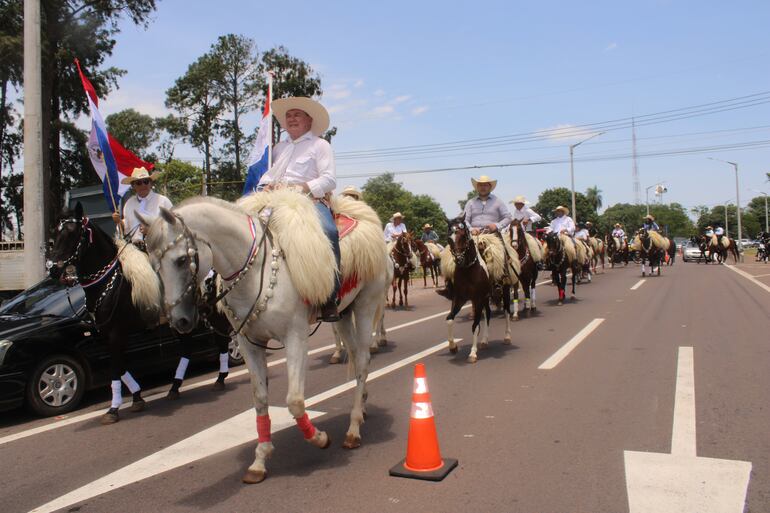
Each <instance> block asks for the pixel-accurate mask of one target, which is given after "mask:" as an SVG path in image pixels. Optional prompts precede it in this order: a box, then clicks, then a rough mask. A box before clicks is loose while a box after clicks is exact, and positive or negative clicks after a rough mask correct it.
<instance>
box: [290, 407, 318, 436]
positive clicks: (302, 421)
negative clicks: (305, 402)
mask: <svg viewBox="0 0 770 513" xmlns="http://www.w3.org/2000/svg"><path fill="white" fill-rule="evenodd" d="M294 420H295V421H296V422H297V427H298V428H299V430H300V431H302V435H303V436H304V437H305V440H309V439H311V438H313V436H314V435H315V426H314V425H313V424H312V423H311V422H310V417H308V416H307V413H306V414H304V415H303V416H301V417H298V418H296V419H294Z"/></svg>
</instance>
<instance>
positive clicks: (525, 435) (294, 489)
mask: <svg viewBox="0 0 770 513" xmlns="http://www.w3.org/2000/svg"><path fill="white" fill-rule="evenodd" d="M746 265H748V264H743V266H739V268H740V271H741V273H743V274H740V273H738V272H737V271H736V270H734V269H729V268H727V267H724V266H712V265H709V266H705V265H702V264H701V265H696V264H692V263H691V264H682V263H681V262H680V263H677V264H676V265H675V266H673V267H670V268H664V269H663V275H662V276H660V277H657V276H656V277H648V278H647V279H646V280H645V281H644V282H641V283H640V279H641V276H640V273H639V268H638V267H636V266H633V265H632V266H629V267H628V268H616V269H614V270H609V269H608V270H607V272H606V273H604V274H599V275H597V276H595V278H594V281H593V283H590V284H583V285H580V286H579V287H578V294H577V295H578V298H577V299H576V300H575V301H571V302H570V301H568V302H567V303H566V304H565V305H564V306H557V305H556V301H555V298H556V290H555V289H554V288H552V287H551V286H549V285H547V284H546V285H541V286H540V287H539V288H538V303H539V310H538V313H537V315H535V316H534V317H532V318H526V317H523V318H522V320H521V321H519V322H518V323H515V324H514V326H513V328H514V332H513V345H511V346H507V345H504V344H503V343H502V338H503V335H504V321H503V319H502V318H501V317H499V316H498V317H496V318H494V319H493V321H492V324H491V329H490V335H491V336H490V342H491V343H490V347H489V348H488V349H486V350H483V351H480V352H479V361H478V362H477V363H476V364H468V363H466V360H465V359H466V357H467V354H468V351H469V343H470V336H471V333H470V323H469V321H468V319H466V318H463V319H462V320H461V322H458V323H457V325H456V327H455V336H457V337H462V338H463V341H462V342H461V344H460V345H461V347H460V352H459V353H458V354H457V355H451V354H449V352H448V351H447V349H446V348H445V347H443V346H441V347H436V346H437V344H440V343H442V342H444V341H445V340H446V333H447V331H446V323H445V321H444V317H445V315H442V313H443V312H446V310H447V309H448V306H449V303H448V301H446V300H445V299H443V298H441V297H439V296H437V295H435V294H434V292H433V291H432V290H425V289H423V288H422V285H421V284H419V285H417V286H416V287H415V288H414V289H412V292H411V294H410V303H411V304H412V307H411V308H410V309H409V310H397V311H395V312H391V311H389V312H388V314H387V317H386V323H387V326H388V328H390V332H389V335H388V341H389V343H388V346H387V347H386V348H383V350H382V351H381V352H380V353H379V354H377V355H375V356H374V357H373V359H372V368H371V370H372V371H376V370H378V369H382V370H384V371H383V373H382V375H379V376H377V377H375V379H373V380H370V384H369V385H368V391H369V401H368V417H367V420H366V423H365V424H364V426H363V428H362V435H363V445H362V447H361V448H359V449H357V450H354V451H348V450H345V449H343V448H342V447H341V442H342V440H343V439H344V434H345V430H346V428H347V425H348V413H349V409H350V404H351V398H352V396H351V393H350V391H346V392H342V393H337V394H335V391H334V390H332V389H334V387H336V386H338V385H341V384H343V383H345V382H346V381H347V378H348V376H347V370H346V367H345V366H344V365H333V366H330V365H328V364H327V360H328V357H329V355H330V354H331V351H330V350H329V349H323V348H324V347H326V346H328V345H329V344H330V343H331V340H332V339H331V336H330V332H329V331H328V329H327V328H323V329H321V330H319V332H318V333H317V334H316V335H315V336H314V337H313V338H312V339H311V344H310V346H311V349H312V350H317V352H315V353H314V354H313V355H312V356H311V357H310V362H309V373H308V378H307V391H306V397H308V398H309V402H310V403H311V405H310V406H309V409H310V410H312V411H314V412H322V414H321V415H319V416H318V417H317V418H316V420H315V421H314V422H315V423H316V425H317V427H318V428H320V429H323V430H326V431H327V432H328V433H329V434H330V436H331V437H332V441H333V443H332V447H331V448H330V449H328V450H325V451H322V450H319V449H315V448H313V447H311V446H309V445H308V444H306V443H305V442H303V440H302V437H301V434H300V433H299V431H298V430H297V429H296V428H295V427H294V426H291V427H288V428H287V429H283V430H280V431H278V432H275V431H276V430H277V428H280V424H281V422H280V420H281V416H285V413H283V412H285V408H284V409H281V408H280V407H281V406H282V405H284V396H285V393H286V379H285V365H282V364H281V362H280V359H281V358H282V357H283V354H282V353H281V352H280V351H277V352H274V353H273V354H271V356H270V359H269V361H272V362H274V363H273V364H272V367H271V368H270V397H271V405H273V406H275V407H276V408H275V409H274V410H275V416H274V420H273V429H274V432H275V433H274V435H273V442H274V444H275V447H276V450H275V453H274V454H273V457H272V458H271V459H270V460H269V461H268V472H269V476H268V479H267V480H266V481H265V482H263V483H261V484H258V485H243V484H242V483H241V481H240V477H241V475H242V474H243V472H244V471H245V469H246V468H247V467H248V465H249V464H250V463H251V461H252V459H253V455H254V448H255V439H256V429H255V426H254V414H253V410H252V411H249V410H250V408H251V406H252V400H251V392H250V387H249V384H248V375H246V374H245V373H240V375H236V376H235V377H233V378H231V379H229V382H228V389H227V391H225V392H224V393H215V392H213V391H211V390H210V389H209V386H208V385H205V386H200V387H198V388H194V389H191V390H187V391H185V392H183V396H182V399H181V400H180V401H177V402H168V401H166V400H162V399H161V400H156V401H153V402H150V403H149V404H148V409H147V411H145V412H143V413H139V414H132V413H129V412H125V413H123V414H122V420H121V422H119V423H118V424H116V425H113V426H101V425H100V424H99V423H98V417H95V416H94V415H98V414H99V413H101V412H102V411H104V408H105V407H106V404H105V403H98V404H91V405H90V406H88V407H86V408H85V409H84V410H81V411H80V412H75V413H73V414H71V415H69V416H68V418H66V419H60V420H49V419H44V420H41V419H32V418H29V417H25V416H21V415H18V416H17V417H13V420H12V421H10V422H9V421H5V422H3V423H2V424H0V426H2V427H0V483H2V486H1V487H0V505H2V506H1V507H0V509H1V510H2V511H3V512H17V511H29V510H32V509H34V508H37V507H40V506H44V505H50V508H49V507H48V506H46V507H44V508H41V510H42V511H45V510H53V508H57V507H58V508H62V509H61V511H81V512H91V511H105V512H115V511H131V512H143V511H161V510H162V511H164V512H167V513H170V512H175V511H200V510H207V511H228V512H236V511H269V512H271V513H278V512H283V511H287V512H298V511H305V512H325V511H329V512H332V511H333V512H347V511H357V512H358V511H361V512H387V511H393V512H402V511H409V512H411V511H420V512H426V511H431V512H432V511H441V512H444V511H446V512H455V511H456V512H466V511H484V512H486V511H506V512H514V511H515V512H536V513H541V512H542V513H547V512H559V513H561V512H586V513H598V512H611V513H616V512H625V511H629V498H628V497H629V493H630V492H629V487H631V484H629V480H628V479H627V472H628V471H629V468H628V466H627V461H626V460H627V456H626V453H625V451H636V452H642V453H658V454H664V455H671V454H672V444H673V442H672V438H673V440H677V439H678V438H677V436H678V435H677V433H680V434H681V433H684V435H683V436H684V438H686V437H687V436H691V437H692V444H693V449H694V451H695V452H697V456H698V459H697V461H696V459H695V458H694V456H695V455H694V454H693V455H691V456H692V458H690V459H687V458H684V457H682V458H684V459H685V460H686V462H687V463H686V465H685V468H686V470H687V472H688V473H689V469H690V467H689V466H687V465H696V464H697V463H698V462H701V463H703V464H704V465H705V464H706V463H708V462H712V461H714V460H712V459H720V460H731V461H743V462H750V463H751V472H750V481H749V485H748V493H747V494H746V496H745V503H746V508H745V510H746V511H749V512H754V513H759V512H765V511H770V436H768V431H767V426H768V425H770V409H769V408H768V407H767V405H768V393H769V392H768V391H770V373H768V366H769V364H770V347H768V333H770V287H768V286H767V284H765V286H764V287H762V286H761V285H760V284H762V283H763V281H762V279H763V278H766V277H761V278H756V279H755V280H756V282H752V280H751V279H750V277H751V276H752V275H760V274H763V273H768V275H769V276H770V271H763V269H758V270H754V268H753V267H746ZM765 267H767V266H765ZM757 282H758V283H759V284H758V283H757ZM632 287H635V288H634V289H633V290H632ZM465 312H466V313H467V310H465ZM598 319H603V320H598ZM404 324H406V325H405V326H402V325H404ZM394 327H395V328H396V329H393V328H394ZM587 327H588V328H587ZM586 328H587V329H586ZM591 328H593V329H592V330H591ZM581 330H582V331H583V333H584V334H585V333H586V332H588V331H590V332H589V333H587V335H586V336H585V337H584V338H582V339H581V340H579V341H578V340H576V339H575V338H573V337H575V335H576V334H578V333H579V332H581ZM569 341H572V343H573V344H572V346H573V347H572V350H571V351H570V352H568V353H567V354H566V355H564V351H562V353H561V355H562V356H563V357H559V356H554V355H555V354H556V353H557V351H559V349H560V348H562V347H563V346H565V344H566V343H567V342H569ZM575 342H579V343H578V344H577V345H574V343H575ZM690 347H691V348H693V349H692V356H693V358H692V371H693V376H692V377H693V378H694V403H693V408H692V410H693V411H692V415H691V416H690V417H688V415H687V407H686V404H687V400H688V399H687V398H688V397H691V396H688V394H687V393H686V390H687V388H686V383H687V379H686V376H687V372H686V368H685V369H684V370H683V367H682V363H681V355H682V354H685V355H686V354H687V351H688V350H687V349H685V350H680V348H690ZM422 351H426V353H429V354H427V355H425V356H423V357H421V358H419V359H417V360H416V361H421V362H424V363H425V365H426V368H427V373H428V384H429V387H430V392H431V395H432V399H433V409H434V412H435V414H436V424H437V426H438V433H439V440H440V445H441V452H442V455H443V456H446V457H453V458H457V459H459V462H460V464H459V466H458V468H456V469H455V470H454V471H453V472H452V473H451V474H450V475H449V476H448V477H447V478H446V479H445V480H444V481H442V482H440V483H431V482H425V481H417V480H407V479H400V478H394V477H389V476H388V469H389V468H390V467H392V466H393V465H394V464H396V463H397V462H398V461H399V460H401V459H402V458H403V457H404V455H405V451H406V441H407V434H408V425H409V410H410V401H411V390H412V372H413V370H412V369H413V364H412V363H411V362H406V361H404V359H407V358H409V357H411V356H413V355H415V354H418V353H420V352H422ZM546 361H548V362H549V365H547V366H548V367H551V368H548V369H545V368H540V367H543V366H544V363H545V362H546ZM399 363H400V364H402V365H401V366H398V365H394V364H399ZM389 366H391V367H389ZM685 367H686V366H685ZM242 370H243V368H238V369H233V371H234V372H233V374H238V372H239V371H242ZM386 371H387V372H386ZM213 376H214V374H213V373H212V374H210V375H208V376H206V375H202V376H199V377H197V378H196V379H195V380H191V381H190V383H192V382H193V381H204V380H210V379H211V378H212V377H213ZM683 376H684V377H683ZM165 388H166V387H165V386H164V387H159V388H158V389H156V390H154V391H156V392H160V391H162V390H165ZM330 390H331V392H329V393H328V394H327V393H325V392H327V391H330ZM682 390H684V392H680V391H682ZM152 392H153V391H150V392H149V393H148V394H147V395H149V394H151V393H152ZM680 396H681V397H682V398H683V399H680ZM675 397H677V399H676V401H675ZM93 402H94V401H92V403H93ZM675 402H676V403H677V405H676V406H675ZM683 405H684V406H683ZM675 410H676V411H675ZM90 412H93V413H92V416H91V417H88V415H89V413H90ZM244 412H248V413H244ZM682 412H684V413H682ZM242 413H243V415H241V416H240V417H238V415H239V414H242ZM79 419H82V420H79ZM675 419H680V420H681V423H680V424H679V425H680V426H684V428H682V429H676V428H672V423H673V424H676V422H677V421H675ZM31 430H37V431H31ZM206 430H208V431H206ZM201 433H202V434H201ZM672 433H673V434H672ZM169 447H171V449H169ZM676 452H677V451H674V453H676ZM675 457H676V458H679V456H671V458H675ZM706 458H709V460H706ZM680 459H681V458H680ZM679 461H680V460H677V462H679ZM129 465H132V466H130V467H129ZM126 467H128V468H126ZM169 468H170V470H166V469H169ZM124 469H125V470H124ZM164 470H165V471H164ZM657 470H658V469H653V471H652V472H649V474H650V475H651V476H654V475H656V473H657ZM661 475H664V474H663V471H662V470H661ZM724 482H727V479H720V480H717V482H716V483H715V486H717V488H721V487H722V484H723V483H724ZM668 485H669V487H673V488H676V486H675V485H676V480H672V481H671V482H669V483H668ZM744 490H745V486H744ZM71 492H76V493H74V494H71ZM674 492H675V493H676V490H674ZM634 493H635V492H634ZM644 493H647V492H646V491H645V492H644ZM740 500H741V501H742V500H743V498H742V497H741V498H740ZM52 501H57V502H52ZM49 503H50V504H49ZM73 508H74V509H73ZM57 511H58V509H57ZM634 511H641V510H640V509H638V508H636V509H632V513H633V512H634ZM692 511H701V510H699V509H694V510H692ZM702 511H705V510H702ZM715 511H719V510H718V509H717V510H715Z"/></svg>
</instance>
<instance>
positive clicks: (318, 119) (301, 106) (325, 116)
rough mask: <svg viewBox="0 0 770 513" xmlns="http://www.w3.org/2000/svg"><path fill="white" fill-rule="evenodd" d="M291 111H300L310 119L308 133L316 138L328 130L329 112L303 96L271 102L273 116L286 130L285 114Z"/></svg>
mask: <svg viewBox="0 0 770 513" xmlns="http://www.w3.org/2000/svg"><path fill="white" fill-rule="evenodd" d="M292 109H297V110H301V111H302V112H304V113H305V114H307V115H308V116H310V117H311V118H313V124H312V125H311V126H310V131H311V132H313V134H315V135H317V136H321V135H323V133H324V132H326V130H328V128H329V112H328V111H327V110H326V108H325V107H324V106H323V105H321V104H320V103H318V102H317V101H315V100H313V99H311V98H306V97H304V96H292V97H290V98H280V99H278V100H275V101H273V115H274V116H275V118H276V119H277V120H278V122H279V123H280V124H281V126H282V127H284V128H286V113H287V112H289V111H290V110H292Z"/></svg>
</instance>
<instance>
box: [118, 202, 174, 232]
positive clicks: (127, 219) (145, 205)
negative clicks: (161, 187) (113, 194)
mask: <svg viewBox="0 0 770 513" xmlns="http://www.w3.org/2000/svg"><path fill="white" fill-rule="evenodd" d="M160 207H165V208H171V207H173V205H172V204H171V200H170V199H168V198H167V197H165V196H164V195H162V194H158V193H157V192H155V191H150V193H149V194H148V195H147V196H145V197H144V198H140V197H139V196H137V195H136V194H134V195H133V196H131V197H130V198H128V200H126V204H125V206H124V207H123V229H124V230H125V233H126V235H127V234H129V233H131V232H132V231H133V234H132V235H131V240H132V241H138V240H142V239H143V238H144V235H143V234H142V233H141V232H139V224H140V223H139V219H138V218H137V217H136V213H137V212H139V213H140V214H141V215H142V217H144V218H145V220H147V221H152V220H153V219H155V218H156V217H158V216H159V215H160Z"/></svg>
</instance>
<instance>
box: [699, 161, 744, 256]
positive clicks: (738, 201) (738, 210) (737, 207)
mask: <svg viewBox="0 0 770 513" xmlns="http://www.w3.org/2000/svg"><path fill="white" fill-rule="evenodd" d="M708 158H709V160H716V161H717V162H724V163H725V164H730V165H731V166H733V168H734V169H735V210H736V213H737V214H738V244H739V247H740V243H741V242H740V241H741V240H742V239H743V232H742V231H741V194H740V189H739V187H738V164H736V163H735V162H730V161H729V160H722V159H715V158H714V157H708Z"/></svg>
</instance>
